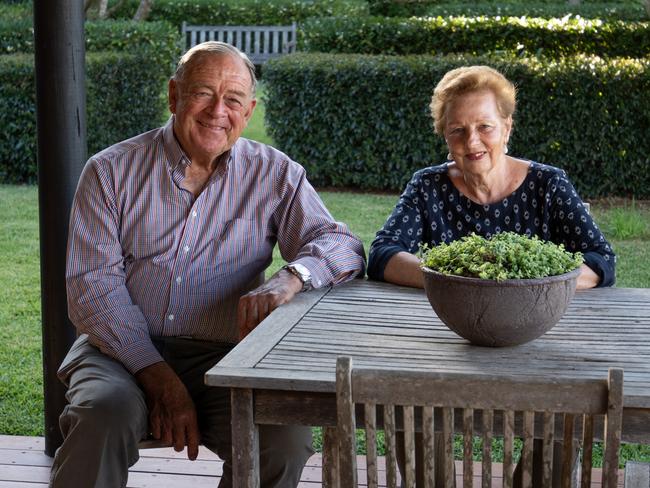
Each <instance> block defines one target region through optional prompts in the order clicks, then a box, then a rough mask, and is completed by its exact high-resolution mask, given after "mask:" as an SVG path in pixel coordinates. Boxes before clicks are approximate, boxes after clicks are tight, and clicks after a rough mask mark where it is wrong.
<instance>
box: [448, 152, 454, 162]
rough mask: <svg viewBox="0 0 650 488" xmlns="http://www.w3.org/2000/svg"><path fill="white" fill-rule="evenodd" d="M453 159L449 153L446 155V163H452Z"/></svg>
mask: <svg viewBox="0 0 650 488" xmlns="http://www.w3.org/2000/svg"><path fill="white" fill-rule="evenodd" d="M453 160H454V158H453V157H452V156H451V153H447V161H453Z"/></svg>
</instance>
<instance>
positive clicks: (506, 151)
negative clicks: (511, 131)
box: [503, 144, 508, 154]
mask: <svg viewBox="0 0 650 488" xmlns="http://www.w3.org/2000/svg"><path fill="white" fill-rule="evenodd" d="M503 154H508V145H507V144H504V145H503Z"/></svg>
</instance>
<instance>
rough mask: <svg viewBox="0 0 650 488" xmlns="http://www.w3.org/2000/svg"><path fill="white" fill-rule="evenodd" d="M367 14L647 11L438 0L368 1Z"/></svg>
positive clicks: (536, 0)
mask: <svg viewBox="0 0 650 488" xmlns="http://www.w3.org/2000/svg"><path fill="white" fill-rule="evenodd" d="M368 3H369V11H370V14H371V15H381V16H388V17H411V16H418V17H421V16H438V15H442V16H443V17H444V16H448V15H469V16H474V15H512V16H516V17H521V16H526V17H544V18H550V17H564V16H565V15H567V14H573V15H580V16H581V17H585V18H610V17H611V18H616V19H621V20H643V19H647V18H648V14H647V12H646V11H645V9H644V8H643V5H642V2H633V1H632V2H611V0H604V1H602V2H600V1H592V2H589V3H585V2H580V3H579V4H577V5H571V4H569V3H568V2H557V1H555V0H550V1H546V2H545V1H544V0H533V1H524V2H522V1H521V0H511V1H508V0H499V1H497V2H490V1H482V2H478V3H476V2H472V3H470V2H454V3H445V2H440V1H438V0H417V1H406V2H405V1H403V0H368Z"/></svg>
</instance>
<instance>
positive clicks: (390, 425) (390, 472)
mask: <svg viewBox="0 0 650 488" xmlns="http://www.w3.org/2000/svg"><path fill="white" fill-rule="evenodd" d="M384 442H385V443H386V487H387V488H396V487H397V451H396V443H395V406H394V405H384Z"/></svg>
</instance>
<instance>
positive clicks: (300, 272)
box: [286, 263, 311, 291]
mask: <svg viewBox="0 0 650 488" xmlns="http://www.w3.org/2000/svg"><path fill="white" fill-rule="evenodd" d="M286 268H287V269H288V270H289V271H290V272H291V273H293V274H294V275H295V276H297V277H298V278H300V281H302V285H303V286H302V291H305V290H309V289H311V273H310V272H309V270H308V269H307V268H306V267H305V266H303V265H302V264H298V263H296V264H290V265H288V266H286Z"/></svg>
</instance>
